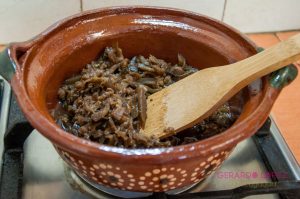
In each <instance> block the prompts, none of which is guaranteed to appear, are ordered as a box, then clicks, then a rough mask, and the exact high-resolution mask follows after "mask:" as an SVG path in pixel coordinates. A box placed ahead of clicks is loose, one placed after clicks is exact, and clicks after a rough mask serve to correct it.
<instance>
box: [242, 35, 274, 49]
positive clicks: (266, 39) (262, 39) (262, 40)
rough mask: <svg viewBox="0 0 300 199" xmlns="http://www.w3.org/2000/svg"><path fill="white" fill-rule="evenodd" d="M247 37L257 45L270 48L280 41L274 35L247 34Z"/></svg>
mask: <svg viewBox="0 0 300 199" xmlns="http://www.w3.org/2000/svg"><path fill="white" fill-rule="evenodd" d="M247 36H248V37H249V38H250V39H251V40H252V41H253V42H254V43H256V45H258V46H260V47H263V48H268V47H271V46H273V45H275V44H276V43H278V42H279V39H278V38H277V37H276V35H275V34H273V33H266V34H247Z"/></svg>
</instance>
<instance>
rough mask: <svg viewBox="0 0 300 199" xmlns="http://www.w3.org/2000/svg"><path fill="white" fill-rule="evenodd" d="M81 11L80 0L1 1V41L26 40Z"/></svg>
mask: <svg viewBox="0 0 300 199" xmlns="http://www.w3.org/2000/svg"><path fill="white" fill-rule="evenodd" d="M78 12H80V0H63V1H61V0H51V1H47V0H26V1H23V0H9V1H4V0H3V1H0V27H1V31H0V43H2V44H3V43H5V44H6V43H9V42H12V41H24V40H28V39H30V38H31V37H33V36H35V35H37V34H38V33H40V32H41V31H43V30H45V29H46V28H47V27H48V26H50V25H52V24H53V23H54V22H56V21H58V20H59V19H62V18H64V17H67V16H69V15H72V14H75V13H78Z"/></svg>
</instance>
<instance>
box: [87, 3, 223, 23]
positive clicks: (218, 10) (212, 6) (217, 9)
mask: <svg viewBox="0 0 300 199" xmlns="http://www.w3.org/2000/svg"><path fill="white" fill-rule="evenodd" d="M224 2H225V0H201V1H199V0H184V1H183V0H155V1H153V0H101V1H99V0H83V3H82V5H83V10H89V9H95V8H99V7H106V6H122V5H148V6H164V7H173V8H180V9H185V10H190V11H194V12H198V13H201V14H204V15H208V16H210V17H213V18H216V19H219V20H221V18H222V15H223V8H224Z"/></svg>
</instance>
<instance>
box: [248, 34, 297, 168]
mask: <svg viewBox="0 0 300 199" xmlns="http://www.w3.org/2000/svg"><path fill="white" fill-rule="evenodd" d="M296 33H300V31H298V32H294V31H293V32H283V33H277V34H257V35H249V37H250V38H251V39H252V40H253V41H254V42H256V43H257V44H258V45H260V46H262V47H265V48H267V47H270V45H272V44H275V43H277V42H279V41H280V40H285V39H287V38H288V37H290V36H292V35H294V34H296ZM298 62H299V61H298ZM297 67H298V70H299V72H300V67H299V65H298V66H297ZM299 90H300V76H299V75H298V77H297V78H296V80H295V81H294V82H293V83H292V84H290V85H289V86H287V87H285V88H284V89H283V90H282V92H281V94H280V96H279V97H278V98H277V101H276V102H275V104H274V106H273V109H272V115H273V117H274V119H275V121H276V123H277V125H278V127H279V129H280V131H281V133H282V135H283V137H284V138H285V140H286V142H287V144H288V145H289V147H290V149H291V150H292V152H293V154H294V156H295V157H296V159H297V161H298V163H299V164H300V144H299V143H300V133H299V132H300V123H299V121H298V120H299V115H300V108H299V101H300V92H299Z"/></svg>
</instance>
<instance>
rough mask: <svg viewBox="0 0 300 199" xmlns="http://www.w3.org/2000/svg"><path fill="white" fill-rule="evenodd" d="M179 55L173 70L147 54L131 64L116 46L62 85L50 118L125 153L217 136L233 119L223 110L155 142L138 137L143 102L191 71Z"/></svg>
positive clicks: (227, 107) (193, 70) (134, 58)
mask: <svg viewBox="0 0 300 199" xmlns="http://www.w3.org/2000/svg"><path fill="white" fill-rule="evenodd" d="M196 71H197V69H196V68H193V67H192V66H189V65H188V64H187V62H186V60H185V58H184V57H183V56H182V55H180V54H178V63H177V64H175V65H172V64H171V63H167V62H166V61H164V60H162V59H158V58H156V57H154V56H152V55H150V56H149V57H148V58H145V57H143V56H141V55H138V56H135V57H133V58H131V59H130V60H129V59H128V58H125V57H124V56H123V54H122V50H121V49H120V48H118V47H117V46H116V47H107V48H105V51H104V53H103V54H102V55H101V57H100V58H99V59H98V60H96V61H92V63H90V64H88V65H86V67H85V68H84V69H83V70H82V71H81V73H80V74H78V75H76V76H73V77H71V78H69V79H67V80H65V82H64V83H63V85H62V86H61V87H60V89H59V91H58V97H59V104H58V106H57V108H56V109H55V111H54V117H55V119H56V121H57V124H59V125H60V126H61V127H62V128H63V129H64V130H65V131H67V132H69V133H72V134H74V135H76V136H78V137H81V138H84V139H87V140H91V141H94V142H98V143H101V144H106V145H112V146H118V147H125V148H151V147H167V146H176V145H181V144H187V143H191V142H195V141H198V140H201V139H204V138H207V137H210V136H213V135H216V134H218V133H220V132H222V131H224V130H226V129H227V128H228V127H230V126H231V125H232V123H233V122H234V121H235V119H236V115H235V114H232V112H231V111H230V107H229V106H228V104H225V105H223V106H222V107H221V108H220V109H219V110H217V111H216V112H215V113H214V114H212V115H211V116H210V117H209V118H207V119H205V120H204V121H202V122H201V123H200V124H199V125H196V126H194V127H193V128H191V129H188V130H185V131H184V132H181V133H179V134H177V135H175V136H171V137H169V138H166V139H163V140H159V139H157V138H155V137H152V138H147V137H145V136H143V135H142V134H140V133H139V130H140V129H141V128H143V126H144V124H145V120H146V99H147V97H148V96H149V95H151V94H152V93H155V92H157V91H159V90H161V89H163V88H165V87H167V86H169V85H170V84H172V83H174V82H176V81H178V80H180V79H182V78H184V77H186V76H188V75H190V74H192V73H194V72H196Z"/></svg>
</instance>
